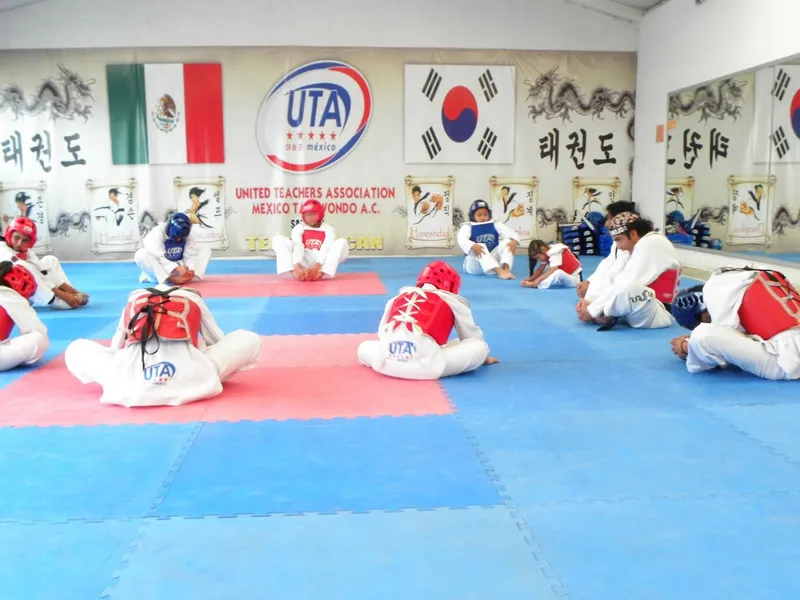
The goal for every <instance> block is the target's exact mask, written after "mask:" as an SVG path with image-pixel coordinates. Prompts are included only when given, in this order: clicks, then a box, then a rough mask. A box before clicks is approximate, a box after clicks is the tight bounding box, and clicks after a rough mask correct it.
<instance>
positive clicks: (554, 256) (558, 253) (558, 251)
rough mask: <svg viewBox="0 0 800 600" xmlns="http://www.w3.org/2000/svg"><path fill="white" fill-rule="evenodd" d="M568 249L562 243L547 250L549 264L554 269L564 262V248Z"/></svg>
mask: <svg viewBox="0 0 800 600" xmlns="http://www.w3.org/2000/svg"><path fill="white" fill-rule="evenodd" d="M566 249H567V248H566V246H562V245H561V244H559V245H557V246H554V247H553V248H550V250H548V251H547V258H548V260H547V266H548V267H549V268H551V269H552V268H555V267H560V266H561V265H562V264H564V250H566Z"/></svg>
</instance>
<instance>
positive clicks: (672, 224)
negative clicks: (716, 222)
mask: <svg viewBox="0 0 800 600" xmlns="http://www.w3.org/2000/svg"><path fill="white" fill-rule="evenodd" d="M699 217H700V213H698V214H696V215H695V216H694V218H692V219H690V220H687V219H686V218H685V217H684V215H683V213H682V212H681V211H679V210H674V211H672V212H671V213H669V214H668V215H667V222H666V227H665V231H666V235H667V239H668V240H669V241H670V242H672V243H673V244H680V245H684V246H696V247H698V248H711V247H712V246H713V243H712V240H711V226H710V225H709V224H708V223H701V222H700V221H699V220H698V219H699Z"/></svg>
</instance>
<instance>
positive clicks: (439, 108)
mask: <svg viewBox="0 0 800 600" xmlns="http://www.w3.org/2000/svg"><path fill="white" fill-rule="evenodd" d="M515 77H516V69H515V67H508V66H496V65H493V66H461V65H458V66H454V65H406V68H405V160H406V163H409V164H420V163H423V164H425V163H428V164H430V163H438V164H510V163H513V162H514V115H515V112H514V109H515V104H516V86H515Z"/></svg>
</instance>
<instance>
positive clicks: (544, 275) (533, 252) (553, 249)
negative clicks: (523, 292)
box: [522, 240, 582, 290]
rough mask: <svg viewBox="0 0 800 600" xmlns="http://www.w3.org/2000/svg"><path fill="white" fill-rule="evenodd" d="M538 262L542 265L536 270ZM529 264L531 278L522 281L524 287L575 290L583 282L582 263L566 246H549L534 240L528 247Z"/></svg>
mask: <svg viewBox="0 0 800 600" xmlns="http://www.w3.org/2000/svg"><path fill="white" fill-rule="evenodd" d="M537 261H538V262H539V263H541V264H540V265H539V268H538V269H536V270H534V269H535V267H536V262H537ZM528 263H529V265H530V274H531V276H530V277H526V278H525V279H523V280H522V287H529V288H539V289H541V290H546V289H547V288H551V287H567V288H574V287H578V284H579V283H580V282H581V271H582V268H581V261H580V259H578V257H577V256H575V255H574V254H573V253H572V250H570V249H569V248H567V247H566V246H565V245H564V244H553V245H552V246H548V245H547V244H546V243H544V242H543V241H542V240H533V241H532V242H531V243H530V245H529V246H528Z"/></svg>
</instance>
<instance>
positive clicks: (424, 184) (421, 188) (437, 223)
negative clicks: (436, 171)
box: [405, 175, 456, 249]
mask: <svg viewBox="0 0 800 600" xmlns="http://www.w3.org/2000/svg"><path fill="white" fill-rule="evenodd" d="M405 183H406V211H407V212H406V247H407V248H409V249H413V248H453V247H454V246H455V235H454V232H453V194H454V191H455V183H456V180H455V179H454V178H453V177H441V178H436V177H412V176H411V175H408V176H406V179H405Z"/></svg>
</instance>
